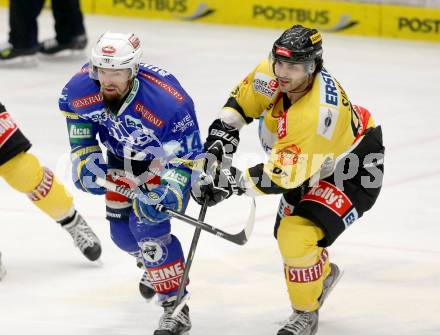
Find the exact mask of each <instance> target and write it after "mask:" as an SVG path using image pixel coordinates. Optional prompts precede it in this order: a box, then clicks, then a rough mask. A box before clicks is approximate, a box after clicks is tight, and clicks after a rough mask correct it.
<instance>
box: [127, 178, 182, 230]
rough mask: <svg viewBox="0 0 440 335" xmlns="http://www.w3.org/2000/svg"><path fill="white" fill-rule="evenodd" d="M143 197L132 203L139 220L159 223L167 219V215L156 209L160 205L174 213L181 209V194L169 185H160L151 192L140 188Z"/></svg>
mask: <svg viewBox="0 0 440 335" xmlns="http://www.w3.org/2000/svg"><path fill="white" fill-rule="evenodd" d="M142 191H143V193H144V195H145V197H141V198H137V199H135V200H134V201H133V209H134V213H135V215H136V217H137V218H138V219H139V220H141V221H144V220H147V221H149V222H155V223H159V222H162V221H165V220H167V219H168V218H169V215H168V214H166V213H163V212H161V211H159V210H157V209H156V205H158V204H160V205H163V206H165V207H166V208H168V209H172V210H174V211H178V212H179V211H181V210H182V207H183V199H182V194H181V192H180V190H179V189H178V188H175V187H173V186H171V185H167V186H164V185H160V186H158V187H156V188H154V189H153V190H151V191H148V190H146V189H143V188H142Z"/></svg>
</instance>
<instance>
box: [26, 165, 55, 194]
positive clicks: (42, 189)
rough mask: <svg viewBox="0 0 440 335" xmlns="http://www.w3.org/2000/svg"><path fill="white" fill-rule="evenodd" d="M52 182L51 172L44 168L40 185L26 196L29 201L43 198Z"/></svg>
mask: <svg viewBox="0 0 440 335" xmlns="http://www.w3.org/2000/svg"><path fill="white" fill-rule="evenodd" d="M53 180H54V174H53V172H52V171H51V170H49V169H48V168H44V174H43V179H42V180H41V182H40V184H38V185H37V187H35V189H34V190H33V191H32V192H30V193H28V194H27V196H28V197H29V199H31V200H32V201H38V200H41V199H43V198H45V197H46V196H47V195H48V194H49V192H50V190H51V189H52V185H53Z"/></svg>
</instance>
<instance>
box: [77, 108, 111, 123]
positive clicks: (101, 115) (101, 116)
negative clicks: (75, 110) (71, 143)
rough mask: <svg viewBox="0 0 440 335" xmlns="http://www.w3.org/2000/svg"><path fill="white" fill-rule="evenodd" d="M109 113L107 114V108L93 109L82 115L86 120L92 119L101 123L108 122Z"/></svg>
mask: <svg viewBox="0 0 440 335" xmlns="http://www.w3.org/2000/svg"><path fill="white" fill-rule="evenodd" d="M108 116H109V115H108V114H107V112H106V110H105V108H104V109H101V110H97V111H93V112H90V113H84V114H81V117H82V118H84V119H86V120H91V121H93V122H97V123H99V124H102V123H105V122H107V120H108V119H109V117H108Z"/></svg>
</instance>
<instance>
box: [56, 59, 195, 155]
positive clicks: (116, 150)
mask: <svg viewBox="0 0 440 335" xmlns="http://www.w3.org/2000/svg"><path fill="white" fill-rule="evenodd" d="M88 68H89V65H88V64H86V65H84V66H83V68H82V69H81V71H80V72H79V73H77V74H76V75H75V76H73V77H72V79H71V80H70V81H69V82H68V83H67V85H66V86H65V87H64V89H63V91H62V94H61V97H60V99H59V107H60V109H61V111H63V113H64V115H65V116H66V119H67V127H68V131H69V139H70V145H71V147H72V149H75V148H78V147H89V146H96V145H98V137H99V139H100V141H101V143H102V144H104V145H105V146H106V148H107V150H109V151H110V152H112V153H113V154H115V155H116V156H119V157H125V158H127V159H132V160H138V161H149V160H153V159H155V158H159V157H160V158H163V159H167V160H168V159H171V158H174V157H185V158H187V159H192V158H194V157H195V156H196V155H197V154H198V153H200V152H201V151H202V143H201V140H200V132H199V126H198V123H197V119H196V114H195V110H194V103H193V101H192V99H191V98H190V96H189V95H188V94H187V93H186V92H185V90H184V89H183V88H182V87H181V86H180V83H179V82H178V80H177V79H176V78H175V77H174V76H173V75H172V74H170V73H168V72H166V71H165V70H162V69H159V68H157V67H155V66H152V65H146V64H141V66H140V69H139V73H138V74H137V76H136V77H135V78H134V80H133V87H132V89H131V91H130V92H129V94H128V96H127V98H126V100H125V102H124V103H123V105H122V106H121V108H120V109H119V111H117V114H116V113H112V112H111V111H110V110H109V109H108V108H107V107H106V106H105V104H104V102H103V97H102V95H101V93H100V87H99V83H98V82H96V81H94V80H93V79H91V78H90V77H89V74H88V71H89V70H88Z"/></svg>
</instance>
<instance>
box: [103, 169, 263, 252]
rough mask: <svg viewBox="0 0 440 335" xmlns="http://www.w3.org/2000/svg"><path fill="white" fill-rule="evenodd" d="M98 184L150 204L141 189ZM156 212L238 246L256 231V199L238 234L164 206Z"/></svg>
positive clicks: (110, 183)
mask: <svg viewBox="0 0 440 335" xmlns="http://www.w3.org/2000/svg"><path fill="white" fill-rule="evenodd" d="M96 184H98V185H99V186H102V187H104V188H106V189H107V190H109V191H112V192H115V193H119V194H122V195H124V196H126V197H127V198H129V199H132V200H133V199H139V200H141V201H143V199H145V201H143V202H144V203H148V202H147V200H146V196H145V194H143V193H142V192H141V191H140V190H139V189H130V188H128V187H125V186H122V185H117V184H115V183H113V182H111V181H109V180H105V179H103V178H96ZM154 207H155V208H156V210H158V211H161V212H164V213H166V214H168V215H169V216H171V217H174V218H176V219H179V220H181V221H183V222H186V223H189V224H190V225H193V226H195V227H197V228H200V229H201V230H204V231H207V232H208V233H210V234H213V235H216V236H218V237H220V238H222V239H225V240H227V241H229V242H232V243H235V244H238V245H244V244H246V242H247V241H248V240H249V237H250V236H251V234H252V231H253V229H254V223H255V207H256V205H255V199H253V198H252V206H251V210H250V213H249V217H248V219H247V222H246V225H245V227H244V228H243V229H242V230H241V231H240V232H239V233H237V234H230V233H227V232H225V231H223V230H221V229H218V228H215V227H213V226H211V225H209V224H207V223H205V222H202V221H199V220H197V219H195V218H193V217H191V216H188V215H185V214H182V213H179V212H176V211H173V210H172V209H169V208H166V207H165V206H164V205H161V204H157V205H154Z"/></svg>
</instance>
